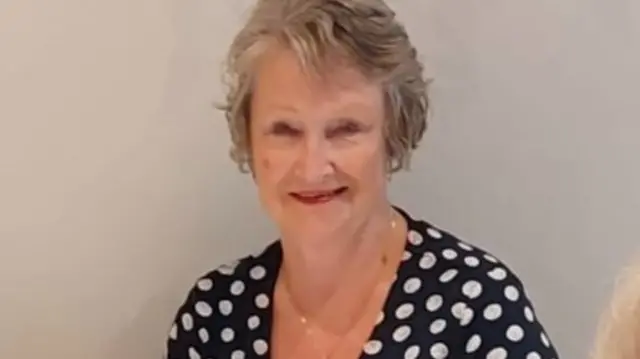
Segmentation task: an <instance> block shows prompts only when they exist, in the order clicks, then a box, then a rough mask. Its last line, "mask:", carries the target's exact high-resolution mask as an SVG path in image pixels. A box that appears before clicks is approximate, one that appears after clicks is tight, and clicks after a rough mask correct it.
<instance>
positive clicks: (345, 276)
mask: <svg viewBox="0 0 640 359" xmlns="http://www.w3.org/2000/svg"><path fill="white" fill-rule="evenodd" d="M389 208H390V207H388V206H385V207H384V209H382V210H380V211H377V213H375V214H373V215H372V216H370V218H368V219H366V220H363V221H362V223H360V224H359V225H358V226H357V228H354V229H352V230H350V231H348V233H339V234H331V235H327V238H324V239H321V240H317V241H315V240H314V241H305V240H304V239H303V238H295V236H296V234H289V235H288V236H283V241H282V245H283V252H284V260H283V273H282V274H283V275H284V280H285V281H286V283H287V284H286V286H287V290H288V291H289V292H290V293H291V295H293V296H294V297H295V300H296V304H297V305H298V306H299V307H300V308H299V309H301V310H303V311H305V312H307V313H313V312H316V311H318V310H320V309H321V308H322V307H323V305H324V303H326V302H327V301H328V300H329V299H330V297H331V296H332V294H333V293H334V292H335V291H336V288H337V287H338V286H339V285H340V284H341V283H342V282H343V281H346V280H348V281H356V280H358V279H359V278H358V277H359V276H365V275H370V274H371V273H372V271H376V270H377V269H378V268H379V267H380V265H381V261H382V255H383V251H384V248H383V247H384V246H385V243H386V242H385V241H386V240H388V239H389V237H390V234H391V218H390V213H393V211H390V210H389ZM299 235H301V236H304V234H299ZM372 258H380V259H381V260H380V261H376V260H372Z"/></svg>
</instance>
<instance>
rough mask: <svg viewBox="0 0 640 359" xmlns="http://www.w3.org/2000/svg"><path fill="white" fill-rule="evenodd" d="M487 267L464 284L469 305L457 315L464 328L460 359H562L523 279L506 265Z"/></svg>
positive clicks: (463, 290) (494, 264)
mask: <svg viewBox="0 0 640 359" xmlns="http://www.w3.org/2000/svg"><path fill="white" fill-rule="evenodd" d="M485 264H486V265H482V266H481V267H480V268H482V270H479V271H478V272H475V273H473V274H470V275H468V276H467V278H462V281H461V283H460V284H461V287H460V292H459V294H460V295H461V301H462V302H463V303H466V305H464V308H463V307H462V306H461V307H460V312H459V313H457V315H456V313H454V315H456V316H457V318H458V319H459V320H460V325H461V342H460V345H459V348H458V349H459V350H460V353H459V355H457V356H456V357H457V358H467V359H472V358H473V359H479V358H483V359H485V358H487V359H505V358H517V359H558V354H557V352H556V349H555V348H554V346H553V344H552V343H551V340H550V339H549V337H548V335H547V333H546V331H545V329H544V328H543V326H542V324H541V323H540V321H539V320H538V318H536V314H535V310H534V307H533V304H532V303H531V301H530V300H529V298H528V296H527V294H526V292H525V289H524V287H523V284H522V283H521V281H520V280H519V278H518V277H517V276H516V275H515V274H514V273H513V272H511V271H510V270H509V269H508V268H507V267H506V266H505V265H504V264H502V263H499V262H497V261H496V262H495V263H491V262H486V263H485ZM480 268H479V269H480Z"/></svg>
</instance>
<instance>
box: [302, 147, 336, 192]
mask: <svg viewBox="0 0 640 359" xmlns="http://www.w3.org/2000/svg"><path fill="white" fill-rule="evenodd" d="M299 151H300V153H299V156H298V163H297V170H298V171H297V172H298V175H299V176H300V177H301V178H302V179H303V180H304V181H305V182H306V183H308V184H320V183H322V182H323V181H324V180H325V179H326V178H327V177H328V176H329V175H331V173H332V172H333V164H332V163H331V160H330V156H329V146H328V144H327V143H326V141H323V140H322V139H311V138H309V139H305V141H304V145H303V146H301V148H300V149H299Z"/></svg>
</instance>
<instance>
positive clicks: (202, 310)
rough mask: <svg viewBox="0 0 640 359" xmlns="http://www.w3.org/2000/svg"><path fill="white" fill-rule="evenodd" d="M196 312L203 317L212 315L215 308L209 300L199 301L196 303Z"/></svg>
mask: <svg viewBox="0 0 640 359" xmlns="http://www.w3.org/2000/svg"><path fill="white" fill-rule="evenodd" d="M195 309H196V313H198V315H200V316H201V317H205V318H206V317H210V316H211V314H213V309H212V308H211V306H210V305H209V303H207V302H203V301H199V302H197V303H196V305H195Z"/></svg>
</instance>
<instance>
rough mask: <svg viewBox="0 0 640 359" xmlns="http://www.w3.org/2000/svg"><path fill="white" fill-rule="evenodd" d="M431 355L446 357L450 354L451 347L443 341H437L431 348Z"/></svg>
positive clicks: (439, 358)
mask: <svg viewBox="0 0 640 359" xmlns="http://www.w3.org/2000/svg"><path fill="white" fill-rule="evenodd" d="M429 353H430V354H431V357H432V358H434V359H442V358H446V357H447V355H449V348H448V347H447V346H446V345H445V344H443V343H436V344H434V345H432V346H431V349H429Z"/></svg>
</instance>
